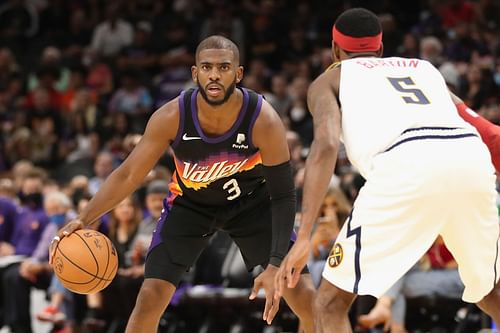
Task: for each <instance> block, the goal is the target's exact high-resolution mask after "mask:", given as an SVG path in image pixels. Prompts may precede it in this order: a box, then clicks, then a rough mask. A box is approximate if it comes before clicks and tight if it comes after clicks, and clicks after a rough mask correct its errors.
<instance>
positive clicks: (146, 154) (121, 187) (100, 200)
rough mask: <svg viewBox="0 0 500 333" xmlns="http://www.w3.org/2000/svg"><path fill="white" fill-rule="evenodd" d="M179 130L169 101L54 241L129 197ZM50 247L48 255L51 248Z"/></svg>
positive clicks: (175, 103)
mask: <svg viewBox="0 0 500 333" xmlns="http://www.w3.org/2000/svg"><path fill="white" fill-rule="evenodd" d="M178 127H179V106H178V99H175V100H172V101H171V102H169V103H167V104H165V105H164V106H162V107H161V108H160V109H158V110H157V111H156V112H154V113H153V115H152V116H151V118H150V119H149V121H148V124H147V126H146V130H145V132H144V134H143V136H142V138H141V140H140V141H139V143H138V144H137V145H136V146H135V148H134V149H133V150H132V152H131V153H130V155H129V156H128V157H127V158H126V159H125V161H124V162H123V163H122V164H121V165H120V166H119V167H118V168H116V169H115V170H114V171H113V172H112V173H111V175H109V177H108V178H107V179H106V180H105V182H104V183H103V184H102V186H101V188H100V189H99V191H98V192H97V193H96V194H95V196H94V197H93V198H92V199H91V200H90V202H89V203H88V204H87V206H86V207H85V209H84V210H83V211H82V212H81V213H80V215H79V216H78V218H77V219H76V220H73V221H71V222H69V223H68V224H67V225H66V226H65V227H63V228H62V229H61V230H59V232H58V237H59V238H57V237H56V238H55V240H56V241H55V242H53V244H52V245H54V244H55V243H56V242H57V241H58V239H59V240H60V239H61V238H62V237H64V236H66V235H69V234H70V233H72V232H73V231H75V230H77V229H81V228H83V227H85V226H87V225H90V224H91V223H92V222H94V221H95V220H97V219H98V218H99V217H100V216H102V215H103V214H104V213H106V212H108V211H110V210H111V209H113V207H115V206H116V205H117V204H119V203H120V202H121V201H122V200H123V199H125V198H126V197H127V196H128V195H129V194H130V193H132V192H133V191H134V190H135V189H136V188H137V187H138V186H139V185H140V184H141V182H142V181H143V179H144V177H145V176H146V175H147V174H148V172H149V171H150V170H151V169H152V168H153V167H154V166H155V164H156V163H157V162H158V160H159V158H160V156H161V155H162V154H163V152H164V151H165V150H166V149H167V148H168V146H169V145H170V143H171V142H172V141H173V140H174V139H175V137H176V135H177V130H178ZM52 245H51V249H50V253H51V254H52V252H53V250H54V249H55V246H52Z"/></svg>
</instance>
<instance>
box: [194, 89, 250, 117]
mask: <svg viewBox="0 0 500 333" xmlns="http://www.w3.org/2000/svg"><path fill="white" fill-rule="evenodd" d="M197 103H198V115H199V116H203V118H210V119H217V120H219V121H220V120H223V119H228V118H232V116H233V115H234V114H238V113H239V110H240V109H241V105H242V103H243V93H242V92H241V90H240V89H238V88H236V89H234V93H233V94H232V95H231V96H230V97H229V98H228V100H227V101H226V102H225V103H223V104H221V105H211V104H209V103H207V101H205V99H204V98H203V97H202V96H201V95H200V94H198V96H197Z"/></svg>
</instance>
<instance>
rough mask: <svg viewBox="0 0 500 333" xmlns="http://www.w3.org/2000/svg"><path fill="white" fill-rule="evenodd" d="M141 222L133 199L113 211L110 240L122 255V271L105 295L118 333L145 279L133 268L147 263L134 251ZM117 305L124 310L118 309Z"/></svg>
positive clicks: (139, 213) (104, 303) (129, 198)
mask: <svg viewBox="0 0 500 333" xmlns="http://www.w3.org/2000/svg"><path fill="white" fill-rule="evenodd" d="M140 222H141V210H140V208H139V205H138V203H137V202H136V201H135V200H134V198H132V197H128V198H126V199H125V200H123V201H122V202H121V203H119V204H118V206H116V207H115V208H114V209H113V211H112V213H111V217H110V220H109V238H110V239H111V241H112V242H113V244H114V245H115V248H116V250H117V253H118V263H119V269H118V274H117V275H116V277H115V278H114V280H113V282H111V284H110V285H109V286H108V287H107V288H106V289H104V290H103V292H102V295H103V307H104V310H105V312H106V313H107V314H108V316H109V319H110V322H111V325H113V326H114V328H115V329H116V331H117V332H121V331H123V330H124V328H125V325H126V324H127V321H128V318H129V316H130V314H131V313H132V310H133V308H134V304H135V299H136V297H137V294H138V293H139V288H140V286H141V284H142V281H143V279H144V271H143V270H139V271H137V270H134V269H133V268H132V267H134V266H137V265H142V264H143V259H144V258H142V257H141V256H136V255H135V254H136V252H134V248H133V247H132V245H133V244H134V240H135V237H136V235H137V231H138V229H139V224H140ZM131 268H132V269H131ZM116 304H120V306H119V307H117V306H116Z"/></svg>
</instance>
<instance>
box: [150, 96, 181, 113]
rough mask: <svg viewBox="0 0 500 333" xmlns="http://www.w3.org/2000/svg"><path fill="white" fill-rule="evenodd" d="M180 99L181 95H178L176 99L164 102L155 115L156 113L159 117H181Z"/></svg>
mask: <svg viewBox="0 0 500 333" xmlns="http://www.w3.org/2000/svg"><path fill="white" fill-rule="evenodd" d="M179 100H180V97H179V96H177V97H176V98H174V99H171V100H170V101H168V102H167V103H165V104H163V105H162V106H161V107H159V108H158V109H157V110H156V111H155V112H154V114H153V115H155V116H156V117H158V118H173V117H174V118H175V117H177V118H178V117H179V110H180V107H179Z"/></svg>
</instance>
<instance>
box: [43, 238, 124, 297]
mask: <svg viewBox="0 0 500 333" xmlns="http://www.w3.org/2000/svg"><path fill="white" fill-rule="evenodd" d="M52 266H53V267H54V273H55V274H56V276H57V277H58V279H59V281H61V283H62V284H63V285H64V287H66V288H67V289H69V290H71V291H73V292H75V293H78V294H93V293H97V292H99V291H101V290H103V289H104V288H106V287H107V286H108V285H109V284H110V283H111V281H112V280H113V278H114V277H115V275H116V272H117V270H118V256H117V253H116V249H115V247H114V246H113V243H111V241H110V240H109V238H108V237H106V236H105V235H103V234H102V233H100V232H98V231H94V230H77V231H75V232H73V233H71V234H70V235H69V236H66V237H63V238H62V239H61V240H60V241H59V244H58V245H57V248H56V250H55V253H54V258H53V261H52Z"/></svg>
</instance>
